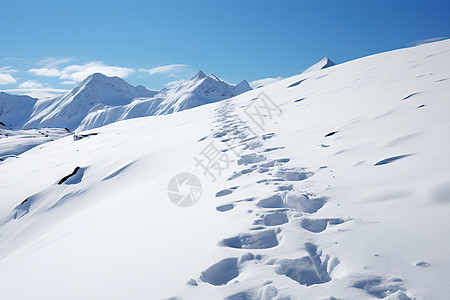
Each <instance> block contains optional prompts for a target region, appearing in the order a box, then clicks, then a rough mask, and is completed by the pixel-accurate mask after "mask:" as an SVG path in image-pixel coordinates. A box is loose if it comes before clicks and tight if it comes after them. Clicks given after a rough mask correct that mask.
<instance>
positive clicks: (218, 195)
mask: <svg viewBox="0 0 450 300" xmlns="http://www.w3.org/2000/svg"><path fill="white" fill-rule="evenodd" d="M237 188H238V187H237V186H234V187H231V188H228V189H225V190H221V191H219V192H217V193H216V197H223V196H226V195H229V194H231V193H233V190H236V189H237Z"/></svg>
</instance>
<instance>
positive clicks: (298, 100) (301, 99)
mask: <svg viewBox="0 0 450 300" xmlns="http://www.w3.org/2000/svg"><path fill="white" fill-rule="evenodd" d="M303 100H305V98H300V99H297V100H295V101H294V102H300V101H303Z"/></svg>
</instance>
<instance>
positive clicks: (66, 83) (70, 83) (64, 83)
mask: <svg viewBox="0 0 450 300" xmlns="http://www.w3.org/2000/svg"><path fill="white" fill-rule="evenodd" d="M61 84H63V85H75V84H77V82H76V81H63V82H61Z"/></svg>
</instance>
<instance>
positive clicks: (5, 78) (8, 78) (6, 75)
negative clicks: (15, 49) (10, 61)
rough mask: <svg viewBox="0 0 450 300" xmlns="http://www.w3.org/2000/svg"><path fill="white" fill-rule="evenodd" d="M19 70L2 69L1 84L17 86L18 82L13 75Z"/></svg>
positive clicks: (0, 69) (0, 74) (0, 73)
mask: <svg viewBox="0 0 450 300" xmlns="http://www.w3.org/2000/svg"><path fill="white" fill-rule="evenodd" d="M15 72H17V70H14V69H11V67H2V68H0V84H16V83H17V80H16V79H15V78H14V77H13V76H12V75H11V73H15Z"/></svg>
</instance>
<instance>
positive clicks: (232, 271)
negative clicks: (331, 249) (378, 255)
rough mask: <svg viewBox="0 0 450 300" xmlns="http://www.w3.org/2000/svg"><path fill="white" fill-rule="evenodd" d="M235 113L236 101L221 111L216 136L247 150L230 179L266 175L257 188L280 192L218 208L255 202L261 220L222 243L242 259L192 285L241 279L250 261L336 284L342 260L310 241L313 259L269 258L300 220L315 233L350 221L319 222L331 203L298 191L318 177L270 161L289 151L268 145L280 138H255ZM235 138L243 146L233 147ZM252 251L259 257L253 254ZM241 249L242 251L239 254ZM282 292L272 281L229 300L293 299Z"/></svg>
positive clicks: (389, 285)
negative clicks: (299, 184)
mask: <svg viewBox="0 0 450 300" xmlns="http://www.w3.org/2000/svg"><path fill="white" fill-rule="evenodd" d="M234 109H235V107H234V105H233V104H232V103H231V102H229V101H225V102H224V104H223V105H222V106H221V107H220V108H219V109H218V110H217V116H218V117H217V123H218V124H219V125H217V127H218V130H217V131H216V132H215V133H214V134H213V138H215V139H220V140H221V142H223V143H224V144H226V145H230V144H232V145H233V146H231V147H229V148H227V149H225V150H223V152H227V151H235V150H236V149H241V150H244V151H245V154H241V155H240V156H239V158H238V160H237V164H238V165H239V166H240V171H236V172H234V173H233V174H232V175H231V176H230V177H229V178H228V179H227V180H228V181H230V182H232V181H234V180H235V179H237V178H239V177H241V176H252V174H260V175H261V174H262V175H265V177H266V178H264V179H260V176H255V177H258V179H255V181H254V184H255V185H270V186H273V187H274V189H273V190H274V192H273V194H272V195H270V196H267V197H264V198H261V197H250V198H245V199H242V200H238V201H232V202H229V203H225V204H221V205H218V206H217V207H216V210H217V211H218V212H219V213H232V212H233V209H235V208H236V207H237V206H239V205H242V204H244V203H246V204H249V203H250V204H252V205H253V206H252V207H253V208H252V209H249V211H248V212H249V213H253V214H252V215H254V216H255V217H256V218H255V220H254V222H253V224H252V227H250V228H248V231H246V232H242V233H240V234H238V235H235V236H230V237H226V238H224V239H222V240H221V241H219V243H218V246H220V247H229V248H233V249H237V251H238V252H237V253H238V256H237V257H228V258H224V259H222V260H221V261H219V262H217V263H215V264H213V265H211V266H210V267H209V268H207V269H206V270H204V271H203V272H202V273H201V274H200V276H199V278H198V279H197V280H195V279H190V280H189V281H188V282H187V284H188V285H191V286H198V285H199V284H204V283H207V284H211V285H214V286H223V285H226V284H228V283H229V282H231V281H232V280H233V279H235V278H237V277H238V276H239V274H240V273H241V272H242V271H243V270H244V269H245V268H246V266H247V264H249V263H250V262H251V263H257V264H261V265H265V266H269V267H272V268H273V267H274V268H273V269H274V272H275V273H276V274H278V275H282V276H286V278H289V280H293V281H295V282H297V283H298V284H300V285H303V286H307V287H308V286H311V285H316V284H323V283H326V282H329V281H331V280H332V272H333V270H334V268H335V267H336V266H337V265H338V264H340V261H339V259H338V258H337V257H330V256H329V255H327V254H324V253H323V252H322V250H321V248H320V247H319V246H318V245H316V244H314V243H311V242H307V243H305V244H304V245H303V246H302V248H303V249H304V250H305V253H307V255H306V256H300V257H297V258H294V259H292V258H282V259H280V258H271V257H270V254H268V253H270V251H269V252H268V251H267V250H270V249H272V248H275V247H277V246H278V245H279V242H280V239H279V234H280V233H281V232H282V230H283V225H286V224H288V223H289V222H290V221H293V220H294V219H295V220H300V226H299V227H298V228H299V230H306V231H308V232H311V233H314V234H319V233H321V232H324V231H325V230H326V229H327V228H329V227H330V226H339V224H342V223H344V222H345V221H346V220H343V219H341V218H328V219H318V218H314V217H313V215H314V213H316V212H317V211H318V210H320V209H321V208H322V207H323V206H324V205H325V203H326V198H325V197H321V196H318V195H315V194H313V193H309V192H307V191H300V190H297V189H296V188H295V182H298V181H303V180H307V179H308V178H310V177H311V176H313V175H314V173H313V172H311V171H308V170H306V169H304V168H301V167H287V166H285V165H286V164H287V163H288V162H289V161H290V159H289V158H278V159H268V158H267V157H266V156H265V155H264V153H268V152H271V153H276V151H277V150H281V149H284V147H283V146H277V147H264V144H265V141H267V140H269V139H271V138H273V137H274V136H275V134H274V133H267V134H263V135H261V136H259V137H255V136H254V135H251V134H249V130H248V127H247V125H246V124H245V123H243V122H242V121H241V120H240V119H238V118H237V116H236V115H234V114H233V112H234ZM205 138H206V137H205ZM205 138H202V139H201V140H204V139H205ZM201 140H200V141H201ZM233 140H234V141H238V142H237V143H236V142H234V143H230V141H233ZM230 185H231V184H230ZM238 190H239V186H231V187H229V188H227V189H224V190H221V191H218V192H217V193H216V198H217V199H221V197H224V198H226V196H227V195H230V194H232V193H235V192H236V193H237V192H238ZM262 249H264V250H265V251H264V254H255V253H256V252H253V251H258V250H262ZM249 250H250V251H252V252H253V253H252V252H248V251H249ZM240 251H242V253H239V252H240ZM300 253H303V252H300ZM350 287H352V288H357V289H362V290H364V291H365V292H367V293H368V294H370V295H372V296H375V297H377V298H380V299H382V298H384V297H386V296H388V295H391V294H393V293H396V292H398V293H402V291H404V290H405V289H404V288H403V286H402V281H401V279H396V280H394V281H392V279H386V280H384V279H383V278H382V277H379V276H375V277H373V278H372V277H371V278H366V279H360V280H358V281H355V282H354V283H353V284H352V285H351V286H350ZM278 293H279V291H278V289H277V288H276V287H275V286H274V284H273V283H272V282H271V281H268V282H265V283H264V284H263V286H262V287H255V288H254V289H250V290H248V289H247V290H243V291H241V292H238V293H236V294H233V295H230V296H228V297H226V300H238V299H244V300H250V299H290V296H286V295H284V296H283V297H282V296H281V295H279V294H278ZM399 296H401V297H403V296H404V297H403V298H401V299H410V298H409V297H407V296H406V294H404V293H403V294H399ZM405 297H406V298H405ZM332 298H333V297H332Z"/></svg>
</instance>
